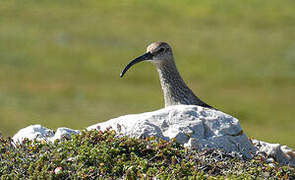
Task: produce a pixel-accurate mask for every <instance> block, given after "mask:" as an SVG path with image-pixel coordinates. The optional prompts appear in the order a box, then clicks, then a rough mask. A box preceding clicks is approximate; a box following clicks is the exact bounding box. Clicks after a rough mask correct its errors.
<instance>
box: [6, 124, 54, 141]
mask: <svg viewBox="0 0 295 180" xmlns="http://www.w3.org/2000/svg"><path fill="white" fill-rule="evenodd" d="M53 136H54V131H53V130H51V129H48V128H45V127H43V126H41V125H40V124H36V125H31V126H28V127H26V128H23V129H21V130H19V131H18V132H17V133H16V134H15V135H14V136H13V138H12V139H13V141H14V142H15V143H21V142H22V141H23V140H24V138H27V139H29V140H34V139H36V140H47V139H48V138H51V137H53Z"/></svg>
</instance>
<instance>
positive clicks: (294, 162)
mask: <svg viewBox="0 0 295 180" xmlns="http://www.w3.org/2000/svg"><path fill="white" fill-rule="evenodd" d="M252 142H253V144H254V145H255V147H256V148H258V151H257V153H259V152H265V153H266V154H267V155H268V156H269V157H272V158H274V159H275V160H276V161H277V162H279V163H281V164H284V165H290V166H295V151H294V150H292V149H291V148H289V147H288V146H281V145H280V144H271V143H267V142H264V141H259V140H256V139H254V140H252Z"/></svg>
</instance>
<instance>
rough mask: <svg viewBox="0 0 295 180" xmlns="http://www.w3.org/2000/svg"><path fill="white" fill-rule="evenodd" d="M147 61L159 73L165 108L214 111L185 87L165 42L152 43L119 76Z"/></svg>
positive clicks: (168, 46)
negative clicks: (193, 108)
mask: <svg viewBox="0 0 295 180" xmlns="http://www.w3.org/2000/svg"><path fill="white" fill-rule="evenodd" d="M142 61H149V62H151V63H152V64H154V65H155V67H156V68H157V71H158V73H159V78H160V83H161V87H162V90H163V94H164V101H165V107H168V106H173V105H180V104H184V105H198V106H202V107H205V108H210V109H215V108H214V107H212V106H210V105H208V104H207V103H205V102H204V101H202V100H201V99H200V98H199V97H197V96H196V95H195V94H194V93H193V92H192V90H191V89H190V88H189V87H188V86H187V85H186V83H185V82H184V80H183V79H182V77H181V75H180V73H179V71H178V70H177V67H176V64H175V61H174V56H173V52H172V48H171V46H170V45H169V44H168V43H166V42H161V41H157V42H153V43H151V44H150V45H149V46H148V47H147V49H146V53H144V54H143V55H141V56H139V57H137V58H135V59H134V60H132V61H130V62H129V63H128V64H127V65H126V66H125V68H124V69H123V71H122V72H121V74H120V77H121V78H122V77H123V76H124V74H125V73H126V72H127V71H128V69H129V68H131V67H132V66H133V65H135V64H137V63H139V62H142Z"/></svg>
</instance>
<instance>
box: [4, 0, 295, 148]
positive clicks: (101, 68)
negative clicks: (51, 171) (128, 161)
mask: <svg viewBox="0 0 295 180" xmlns="http://www.w3.org/2000/svg"><path fill="white" fill-rule="evenodd" d="M294 8H295V2H294V1H291V0H286V1H284V2H282V1H277V0H262V1H259V2H258V1H254V0H247V1H245V2H241V1H234V0H226V1H222V2H221V1H218V0H209V1H191V0H186V1H179V0H173V1H168V0H162V1H147V0H144V1H136V0H125V1H119V2H118V1H114V0H110V1H106V2H105V1H95V0H86V1H79V0H72V1H69V0H61V1H58V2H57V1H50V0H42V1H37V0H24V1H17V0H11V1H7V0H4V1H1V6H0V22H1V25H0V26H1V28H0V39H1V41H0V124H1V127H0V131H1V132H2V133H3V135H5V136H11V135H13V134H14V133H16V132H17V130H19V129H20V128H23V127H25V126H27V125H30V124H36V123H38V124H42V125H44V126H47V127H50V128H56V127H60V126H67V127H70V128H74V129H81V128H83V127H87V126H89V125H92V124H94V123H97V122H99V121H105V120H108V119H110V118H113V117H117V116H120V115H124V114H130V113H141V112H145V111H152V110H156V109H159V108H161V107H163V99H162V92H161V88H160V85H159V81H158V75H157V72H156V70H155V68H154V67H152V65H151V64H149V63H142V64H138V65H136V66H135V67H133V68H132V69H131V70H130V71H129V72H128V73H127V74H126V75H127V76H126V77H124V79H120V78H119V74H120V71H121V70H122V68H123V67H124V65H126V64H127V63H128V62H129V61H130V60H132V59H133V58H134V57H136V56H138V55H141V54H142V53H143V52H144V51H145V47H146V46H147V45H148V44H149V43H151V42H153V41H156V40H162V41H167V42H169V43H170V44H171V45H172V47H173V49H174V55H175V58H176V63H177V65H178V68H179V70H180V72H181V74H182V76H183V77H184V79H185V81H186V82H187V83H188V85H189V86H190V87H191V89H192V90H193V91H194V92H195V93H196V94H197V95H199V96H200V97H201V98H202V99H203V100H204V101H206V102H208V103H209V104H211V105H213V106H215V107H217V108H219V109H220V110H222V111H224V112H227V113H229V114H231V115H233V116H235V117H237V118H238V119H240V122H241V124H242V126H243V128H244V130H245V132H246V133H247V134H248V135H249V136H253V137H255V138H257V139H260V140H265V141H269V142H274V143H281V144H287V145H289V146H291V147H293V148H295V144H294V129H295V122H294V118H293V117H292V116H291V113H292V112H293V109H294V107H295V101H294V100H295V94H294V92H295V71H294V70H295V42H294V39H295V12H294Z"/></svg>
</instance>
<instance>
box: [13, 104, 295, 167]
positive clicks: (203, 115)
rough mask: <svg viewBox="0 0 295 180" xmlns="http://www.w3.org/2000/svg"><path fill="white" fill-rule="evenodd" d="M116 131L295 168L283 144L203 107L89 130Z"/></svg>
mask: <svg viewBox="0 0 295 180" xmlns="http://www.w3.org/2000/svg"><path fill="white" fill-rule="evenodd" d="M108 127H112V128H113V129H114V130H116V131H117V132H120V133H122V134H123V135H128V136H132V137H148V136H156V137H159V138H162V139H165V140H170V139H171V138H176V140H177V141H178V142H179V143H181V144H183V145H184V146H187V147H193V148H197V149H200V150H201V149H205V148H220V149H223V150H225V151H227V152H233V153H240V154H242V155H244V156H245V157H248V158H251V157H252V155H251V154H255V153H257V154H266V155H268V156H269V157H273V158H274V159H275V160H276V161H277V162H279V163H281V164H286V165H291V166H295V151H294V150H292V149H290V148H288V147H287V146H281V145H280V144H270V143H267V142H263V141H259V140H253V144H254V145H253V144H252V142H250V140H249V139H248V137H247V136H246V134H244V133H243V131H242V128H241V126H240V123H239V121H238V120H237V119H236V118H234V117H232V116H230V115H227V114H225V113H223V112H220V111H217V110H211V109H208V108H203V107H200V106H193V105H177V106H171V107H168V108H164V109H160V110H157V111H153V112H146V113H142V114H133V115H126V116H121V117H118V118H115V119H111V120H109V121H106V122H103V123H98V124H95V125H93V126H90V127H88V128H87V130H91V129H98V128H99V129H101V130H105V129H106V128H108ZM72 133H80V131H78V130H72V129H69V128H58V129H57V131H56V132H54V131H53V130H51V129H48V128H45V127H42V126H41V125H31V126H28V127H26V128H24V129H21V130H19V131H18V133H16V134H15V135H14V136H13V140H14V142H15V143H21V142H22V141H23V139H24V138H28V139H29V140H33V139H37V140H45V141H47V142H54V140H56V139H61V138H62V137H66V138H69V137H70V135H71V134H72Z"/></svg>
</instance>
